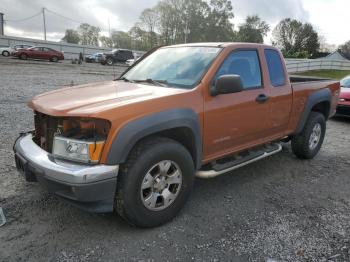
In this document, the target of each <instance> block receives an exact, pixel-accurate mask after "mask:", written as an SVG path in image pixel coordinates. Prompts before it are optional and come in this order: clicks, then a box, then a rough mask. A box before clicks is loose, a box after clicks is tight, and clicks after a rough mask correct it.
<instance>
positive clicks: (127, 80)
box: [117, 76, 135, 83]
mask: <svg viewBox="0 0 350 262" xmlns="http://www.w3.org/2000/svg"><path fill="white" fill-rule="evenodd" d="M117 80H123V81H125V82H129V83H134V82H135V81H133V80H130V79H127V78H126V77H124V76H123V77H121V78H118V79H117Z"/></svg>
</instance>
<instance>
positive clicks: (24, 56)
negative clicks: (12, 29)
mask: <svg viewBox="0 0 350 262" xmlns="http://www.w3.org/2000/svg"><path fill="white" fill-rule="evenodd" d="M19 58H20V59H22V60H26V59H27V58H28V56H27V55H26V54H20V56H19Z"/></svg>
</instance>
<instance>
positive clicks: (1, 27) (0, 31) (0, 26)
mask: <svg viewBox="0 0 350 262" xmlns="http://www.w3.org/2000/svg"><path fill="white" fill-rule="evenodd" d="M0 35H4V14H3V13H0Z"/></svg>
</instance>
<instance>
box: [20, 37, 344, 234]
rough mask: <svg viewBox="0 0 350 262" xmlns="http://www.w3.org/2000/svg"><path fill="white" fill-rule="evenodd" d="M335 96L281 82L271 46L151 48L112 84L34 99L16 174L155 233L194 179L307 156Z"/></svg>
mask: <svg viewBox="0 0 350 262" xmlns="http://www.w3.org/2000/svg"><path fill="white" fill-rule="evenodd" d="M339 90H340V85H339V82H337V81H333V80H320V81H317V80H315V79H314V78H313V79H307V78H298V77H289V76H288V73H287V71H286V66H285V62H284V59H283V56H282V54H281V52H280V51H279V50H278V49H276V48H275V47H272V46H268V45H262V44H248V43H199V44H188V45H187V44H184V45H175V46H170V47H160V48H155V49H154V50H152V51H150V52H149V53H147V54H145V55H144V56H143V57H142V58H141V60H140V61H139V62H138V64H137V65H134V66H133V67H129V69H127V70H126V71H125V72H124V73H123V74H122V75H121V77H120V78H119V79H117V80H115V81H109V82H108V81H107V82H106V81H105V82H101V83H94V84H89V85H82V86H75V87H70V88H64V89H62V90H56V91H55V92H49V93H46V94H44V95H38V96H36V97H34V98H33V99H32V101H31V102H29V106H30V107H31V108H32V109H33V110H34V123H35V124H34V126H35V130H34V131H32V132H27V133H22V134H21V135H20V137H19V138H18V139H17V140H16V142H15V145H14V153H15V161H16V166H17V169H18V170H19V171H20V172H21V173H22V174H24V177H25V178H26V179H27V181H38V182H39V183H40V184H41V185H42V186H43V187H46V188H47V189H48V190H49V191H51V192H53V193H54V194H56V195H58V196H59V197H62V198H64V199H66V200H68V201H69V202H72V203H74V205H76V206H80V207H82V208H84V209H88V210H90V211H93V212H112V211H117V212H118V213H119V214H120V215H121V216H122V217H123V218H124V219H125V220H127V221H128V222H129V223H131V224H133V225H136V226H140V227H153V226H158V225H161V224H163V223H165V222H167V221H169V220H170V219H172V218H173V217H174V216H175V215H176V214H177V213H178V212H179V210H180V209H181V208H182V206H183V205H184V204H185V202H186V200H187V198H188V197H189V194H190V192H191V189H192V186H193V182H194V178H195V175H196V176H197V177H201V178H211V177H215V176H218V175H221V174H223V173H226V172H229V171H232V170H235V169H237V168H239V167H241V166H244V165H247V164H250V163H252V162H254V161H257V160H259V159H262V158H265V157H268V156H270V155H273V154H275V153H278V152H280V151H281V149H282V146H281V143H282V142H287V141H291V145H292V147H291V148H292V151H293V152H294V154H295V155H296V156H297V157H298V158H301V159H312V158H313V157H314V156H315V155H316V154H317V153H318V152H319V150H320V148H321V146H322V143H323V140H324V136H325V132H326V121H327V120H328V118H329V117H331V116H332V115H333V114H334V113H335V109H336V106H337V102H338V95H339ZM281 171H282V170H281ZM281 175H283V174H282V172H281ZM218 208H220V207H218Z"/></svg>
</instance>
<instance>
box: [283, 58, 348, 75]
mask: <svg viewBox="0 0 350 262" xmlns="http://www.w3.org/2000/svg"><path fill="white" fill-rule="evenodd" d="M286 65H287V70H288V72H289V73H297V72H305V71H311V70H323V69H328V70H332V69H333V70H350V61H347V60H330V59H322V58H321V59H289V58H287V59H286Z"/></svg>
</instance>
